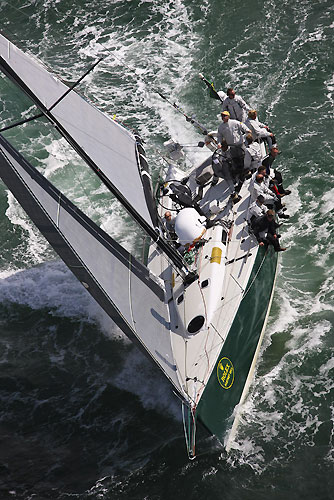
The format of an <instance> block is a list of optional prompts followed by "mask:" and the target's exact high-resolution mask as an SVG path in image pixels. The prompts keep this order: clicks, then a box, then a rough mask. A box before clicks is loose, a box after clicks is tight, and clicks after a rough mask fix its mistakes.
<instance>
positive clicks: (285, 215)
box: [277, 214, 290, 219]
mask: <svg viewBox="0 0 334 500" xmlns="http://www.w3.org/2000/svg"><path fill="white" fill-rule="evenodd" d="M277 215H278V217H280V218H281V219H290V215H288V214H277Z"/></svg>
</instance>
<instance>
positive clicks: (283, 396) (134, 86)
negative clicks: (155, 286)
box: [0, 0, 334, 500]
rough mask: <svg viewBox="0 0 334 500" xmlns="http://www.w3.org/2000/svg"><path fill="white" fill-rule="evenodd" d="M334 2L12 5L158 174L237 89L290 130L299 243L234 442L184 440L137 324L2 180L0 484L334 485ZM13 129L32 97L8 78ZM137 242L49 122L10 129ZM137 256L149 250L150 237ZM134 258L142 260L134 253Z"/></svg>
mask: <svg viewBox="0 0 334 500" xmlns="http://www.w3.org/2000/svg"><path fill="white" fill-rule="evenodd" d="M333 12H334V4H333V2H332V1H326V0H320V1H318V2H312V1H311V0H303V1H296V0H292V1H291V0H290V1H288V0H282V1H280V2H278V1H276V0H269V1H266V2H264V1H263V0H249V1H248V2H245V1H240V0H235V1H234V2H227V1H225V0H203V1H202V2H194V1H190V0H173V1H172V0H169V1H168V0H167V1H162V0H137V1H135V0H130V1H126V0H122V1H117V0H112V1H109V2H101V1H100V0H91V1H89V2H88V1H84V0H72V1H68V0H43V1H42V0H36V1H32V0H26V1H24V2H22V1H19V0H11V1H10V2H9V1H2V2H0V19H1V29H2V30H3V33H4V34H5V35H6V36H7V37H8V38H10V39H11V40H12V41H13V42H14V43H17V44H18V45H19V46H20V47H21V48H23V49H24V50H26V51H28V52H30V53H31V54H33V55H35V56H37V57H38V58H40V59H41V60H42V61H43V62H44V63H45V64H46V65H47V66H49V67H50V68H52V69H53V70H54V72H55V73H57V74H58V75H60V76H61V77H62V78H63V79H64V80H65V81H67V82H70V83H73V82H75V81H76V80H77V79H78V78H79V77H80V76H81V75H82V74H83V73H84V72H85V71H86V70H87V69H88V68H89V67H90V66H91V65H92V64H93V63H94V62H95V61H96V60H97V59H98V58H100V57H103V58H104V59H103V61H102V62H101V63H99V65H98V66H97V67H96V69H95V70H94V72H92V73H90V74H89V75H88V77H87V78H86V79H85V80H84V81H83V83H82V84H81V85H80V88H79V90H80V92H81V93H82V94H83V95H84V96H85V97H86V98H88V99H90V100H91V101H92V102H94V103H95V104H96V105H97V106H98V107H99V108H100V109H102V110H104V111H106V112H107V113H109V114H110V115H111V116H114V115H115V117H116V119H117V120H119V121H120V122H122V123H124V124H125V125H126V126H127V127H129V128H130V129H135V130H137V131H138V132H139V133H140V135H141V137H142V138H143V140H144V141H145V149H146V152H147V156H148V159H149V165H150V169H151V172H152V177H153V180H154V181H156V180H157V179H158V177H159V172H160V170H161V168H163V166H164V162H163V160H162V159H161V155H162V154H163V152H162V151H163V148H162V146H163V142H164V141H166V140H168V139H170V138H172V139H173V140H176V141H178V142H179V143H181V144H187V145H188V146H187V147H185V150H186V151H187V156H188V157H189V159H190V160H191V161H195V162H200V161H201V159H202V158H203V156H204V155H205V152H204V151H203V150H201V149H200V148H198V147H196V144H197V143H198V141H200V140H201V139H202V137H201V136H200V135H199V134H198V132H197V131H196V130H195V129H194V128H193V127H192V126H191V125H190V124H189V123H187V122H186V121H185V119H184V117H183V116H182V114H180V113H178V112H177V111H175V109H174V108H173V107H172V106H170V105H169V104H167V103H166V102H165V101H163V100H162V99H161V98H160V97H159V95H158V94H157V93H156V92H155V91H156V90H158V91H160V92H162V93H163V94H165V95H166V96H167V97H168V98H169V99H170V101H171V102H173V103H174V102H176V103H177V104H178V105H180V106H181V107H182V109H183V110H184V111H185V112H186V113H188V114H189V115H191V116H192V115H195V116H196V117H197V119H198V120H199V121H200V122H202V123H204V124H205V125H206V126H207V127H208V128H209V129H210V130H214V129H215V128H216V127H217V125H218V123H219V122H218V119H217V114H218V113H219V111H220V105H219V102H218V101H214V100H212V99H210V98H209V96H208V93H207V90H206V88H205V86H204V85H203V83H202V82H201V80H200V79H199V78H198V73H203V74H204V75H205V76H206V77H207V78H208V79H209V80H212V81H214V83H215V86H216V88H217V90H224V89H226V87H229V86H233V87H234V88H235V89H236V92H237V93H238V94H240V95H241V96H242V97H243V98H244V99H245V100H246V101H247V102H248V103H249V104H250V105H251V106H252V107H254V108H255V109H257V110H258V114H259V118H260V120H261V121H263V122H266V123H268V124H269V125H270V127H271V129H272V130H273V131H274V132H275V134H276V136H277V139H278V145H279V148H280V150H281V151H282V153H281V155H280V156H279V157H278V159H277V160H276V162H275V166H276V167H278V168H279V170H280V171H281V172H282V174H283V177H284V181H285V186H286V188H289V189H290V190H291V195H289V196H288V197H286V199H285V203H286V207H287V213H289V214H290V219H289V220H288V221H284V224H283V225H282V226H281V228H280V232H281V234H282V243H283V244H284V246H287V247H288V250H287V251H286V252H284V254H282V255H281V259H280V265H279V274H278V280H277V286H276V292H275V296H274V301H273V306H272V310H271V315H270V319H269V324H268V327H267V331H266V336H265V340H264V344H263V348H262V350H261V355H260V359H259V362H258V366H257V371H256V376H255V380H254V382H253V384H252V386H251V390H250V393H249V395H248V397H247V399H246V401H245V403H244V406H243V413H242V418H241V422H240V426H239V429H238V433H237V434H236V436H235V438H234V440H233V442H232V448H231V451H230V453H229V455H227V454H226V452H225V451H224V449H223V448H222V447H221V445H220V444H219V443H218V442H217V441H216V440H215V439H214V438H211V437H207V436H206V435H205V434H204V433H201V431H199V437H198V444H197V452H198V458H197V459H196V460H195V461H193V462H190V461H189V460H188V458H187V455H186V450H185V445H184V438H183V431H182V419H181V409H180V404H179V401H178V400H177V399H176V398H175V397H174V396H173V394H172V393H171V390H170V387H169V385H168V383H167V382H166V381H165V379H164V377H163V376H162V375H160V374H159V373H158V372H157V371H156V370H155V369H154V367H152V366H151V364H150V363H149V362H148V361H147V360H146V359H145V358H144V357H143V356H142V354H141V353H140V352H139V351H138V350H137V349H136V348H135V347H134V346H132V344H131V343H130V342H129V341H128V340H127V339H126V338H125V337H124V335H123V334H122V332H120V331H119V330H118V329H117V328H116V327H115V326H114V324H113V323H112V322H111V320H110V319H109V318H108V317H107V316H106V314H105V313H104V312H103V311H102V310H101V309H100V308H99V307H98V306H97V305H96V304H95V302H94V301H93V300H92V299H91V298H90V296H89V295H88V294H87V292H86V291H85V290H84V289H83V287H82V286H81V285H80V283H79V282H77V281H76V279H75V278H74V277H73V276H72V274H71V273H70V271H68V270H67V268H66V267H65V266H64V265H63V264H62V262H61V261H60V260H59V259H58V258H57V256H56V254H55V253H54V252H53V250H52V249H50V247H49V246H48V244H47V243H46V242H45V240H44V239H43V237H42V236H41V235H40V234H39V232H38V231H37V230H36V228H35V227H34V225H33V224H32V223H31V222H30V220H29V219H28V218H27V216H26V215H25V213H24V211H23V210H22V209H21V208H20V206H19V205H18V204H17V203H16V202H15V200H14V198H13V196H12V195H11V194H9V193H8V191H7V189H6V187H5V186H4V185H3V184H1V185H0V278H1V281H0V312H1V314H0V324H1V329H0V398H1V405H0V443H1V446H0V498H1V499H2V498H4V499H7V498H22V499H30V498H31V499H33V498H34V499H44V498H45V499H46V498H57V499H58V498H78V499H85V498H86V499H109V498H110V499H118V498H127V499H148V500H153V499H154V500H158V499H163V500H164V499H166V500H167V499H176V500H177V499H179V498H180V499H181V498H182V499H183V498H189V499H194V500H195V499H200V498H201V499H202V498H204V499H209V500H211V499H215V500H216V499H223V498H224V499H225V498H228V499H229V500H234V499H238V500H239V499H242V500H253V499H256V500H260V499H267V498H272V499H283V498H284V499H293V500H294V499H300V498H303V499H311V498H312V499H313V498H314V497H316V498H317V499H319V500H330V499H331V498H333V488H334V443H333V434H334V431H333V419H334V353H333V347H334V337H333V333H334V329H333V322H334V302H333V266H334V257H333V247H334V237H333V232H334V230H333V222H332V212H333V208H334V201H333V200H334V179H333V165H334V158H333V144H334V126H333V123H334V122H333V109H334V104H333V99H334V57H333V40H334V37H333V35H334V15H333ZM0 89H1V94H0V117H1V126H5V125H8V124H10V123H13V122H15V121H19V120H21V119H23V118H24V117H28V116H31V115H32V114H33V113H34V112H35V111H36V110H35V108H34V107H33V106H32V104H31V102H30V101H29V100H28V99H27V98H25V97H23V96H22V95H21V93H20V92H18V91H17V90H16V89H15V87H14V86H13V85H12V84H11V83H9V82H8V81H7V80H6V79H4V78H1V79H0ZM5 136H6V137H8V138H9V139H10V140H11V141H12V142H13V143H14V144H15V145H16V146H17V147H18V148H19V149H21V151H22V152H24V154H25V155H26V156H27V158H28V159H29V160H30V161H31V162H32V163H33V164H34V165H35V166H36V168H38V169H39V170H40V171H42V172H43V173H44V175H45V176H46V177H47V178H49V179H50V180H51V181H52V182H54V183H55V184H56V185H57V187H59V188H61V189H62V190H63V191H65V192H66V194H67V196H69V197H70V198H71V199H72V200H73V201H74V202H75V203H77V204H78V205H79V206H80V208H81V209H82V210H84V211H85V213H87V214H88V215H89V216H91V217H92V218H93V219H94V220H95V221H96V222H97V223H98V224H100V225H101V226H102V227H103V229H105V230H106V231H107V232H108V233H109V234H111V235H112V236H113V237H115V238H116V239H117V240H118V241H119V242H120V243H121V244H122V245H124V246H125V247H126V248H127V249H128V250H130V251H132V252H133V253H136V252H137V248H138V240H139V238H140V237H141V235H139V233H138V231H137V230H136V229H135V227H134V226H133V223H132V222H131V220H130V218H129V217H128V216H127V215H126V214H125V213H124V211H123V210H122V209H121V207H120V206H119V204H118V203H117V202H116V201H115V200H114V199H112V198H111V197H110V195H109V193H108V192H107V190H106V189H105V188H104V187H103V186H101V184H100V183H99V181H98V180H97V179H96V178H95V177H94V175H93V174H92V173H91V172H90V171H89V169H88V168H87V167H86V166H85V165H84V164H83V163H82V161H81V160H80V159H79V158H78V157H77V156H76V154H75V153H73V152H72V151H71V150H70V148H69V146H68V145H67V144H66V142H65V141H64V140H63V139H61V138H60V137H59V136H58V135H57V133H56V132H55V131H54V130H52V127H50V125H48V124H47V123H46V121H45V120H39V122H32V123H29V124H27V125H25V126H21V127H18V128H17V129H14V130H11V131H8V132H6V133H5ZM137 253H138V252H137ZM137 256H138V255H137Z"/></svg>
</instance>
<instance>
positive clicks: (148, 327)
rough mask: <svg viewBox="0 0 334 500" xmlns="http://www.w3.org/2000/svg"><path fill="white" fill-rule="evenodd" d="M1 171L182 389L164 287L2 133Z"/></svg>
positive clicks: (113, 313) (70, 261) (76, 269)
mask: <svg viewBox="0 0 334 500" xmlns="http://www.w3.org/2000/svg"><path fill="white" fill-rule="evenodd" d="M0 177H1V178H2V180H3V181H4V183H5V184H6V185H7V187H8V188H9V189H10V190H11V192H12V193H13V195H14V196H15V198H16V199H17V200H18V202H19V203H20V205H21V206H22V207H23V208H24V210H25V211H26V213H27V214H28V216H29V217H30V218H31V219H32V221H33V222H34V223H35V225H36V226H37V227H38V229H39V230H40V231H41V233H42V234H43V236H44V237H45V238H46V239H47V240H48V241H49V243H50V244H51V245H52V247H53V248H54V249H55V250H56V252H57V253H58V254H59V256H60V257H61V258H62V259H63V260H64V262H65V263H66V265H67V266H68V267H69V269H70V270H71V271H72V272H73V273H74V274H75V275H76V277H77V278H78V279H79V280H80V281H81V283H82V284H83V285H84V286H85V288H86V289H87V290H88V291H89V292H90V293H91V295H92V296H93V297H94V298H95V300H96V301H97V302H98V303H99V304H100V305H101V306H102V307H103V308H104V309H105V311H106V312H107V313H108V315H109V316H110V317H111V318H112V319H113V320H114V321H115V322H116V324H117V325H118V326H119V327H120V328H121V329H122V330H123V331H124V332H125V333H126V335H128V337H129V338H131V340H134V341H135V342H136V343H137V344H139V345H140V347H141V348H142V350H143V351H144V352H145V353H147V354H149V356H150V357H151V358H152V359H153V360H154V361H155V362H156V363H157V364H158V365H159V367H160V368H161V370H162V371H163V372H164V373H165V375H166V376H167V377H168V379H169V380H170V381H171V382H172V384H173V385H174V387H175V389H176V390H177V391H178V393H179V394H181V395H182V392H183V391H182V388H181V386H180V383H179V379H178V372H177V368H176V365H175V362H174V357H173V352H172V347H171V340H170V322H169V321H170V320H169V312H168V306H167V304H166V300H165V294H164V290H163V289H162V288H161V287H160V285H159V284H158V283H157V282H156V280H153V279H152V278H151V277H150V274H149V272H148V269H147V268H146V267H145V266H143V265H142V264H141V263H140V262H138V261H137V260H136V259H135V258H134V257H133V256H132V255H131V254H130V253H128V252H127V251H126V250H125V249H124V248H123V247H121V246H120V245H119V244H118V243H117V242H116V241H115V240H113V239H112V238H111V237H110V236H109V235H108V234H106V233H105V232H104V231H103V230H102V229H101V228H99V227H98V226H97V225H96V224H95V223H94V222H92V221H91V220H90V219H89V218H88V217H87V216H85V215H84V214H83V213H82V212H81V211H80V210H79V209H78V208H77V207H76V206H75V205H73V203H71V202H70V201H69V200H68V199H67V198H66V197H65V196H64V195H63V194H62V193H61V192H60V191H59V190H58V189H56V188H55V187H54V186H53V185H52V184H51V183H50V182H49V181H48V180H47V179H45V178H44V177H43V175H41V174H40V173H39V172H38V171H37V170H36V168H34V167H33V166H32V165H30V164H29V163H28V162H27V161H26V160H25V159H24V158H23V157H22V156H21V155H20V154H19V153H18V151H16V150H15V149H14V148H13V147H12V146H11V145H10V144H9V143H8V142H7V141H6V140H5V139H4V138H3V137H2V136H1V135H0Z"/></svg>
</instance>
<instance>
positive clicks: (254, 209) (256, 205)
mask: <svg viewBox="0 0 334 500" xmlns="http://www.w3.org/2000/svg"><path fill="white" fill-rule="evenodd" d="M267 211H268V207H266V205H264V196H262V194H259V196H258V197H257V199H256V200H255V201H253V203H251V205H250V206H249V209H248V220H249V221H250V223H251V224H252V222H253V221H254V220H255V219H256V218H257V217H262V215H264V214H266V213H267Z"/></svg>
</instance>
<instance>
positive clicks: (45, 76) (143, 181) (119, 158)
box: [0, 34, 155, 228]
mask: <svg viewBox="0 0 334 500" xmlns="http://www.w3.org/2000/svg"><path fill="white" fill-rule="evenodd" d="M0 69H1V70H2V71H3V72H4V73H5V74H6V75H7V76H8V77H9V78H10V79H11V80H12V81H14V83H16V84H17V85H18V86H19V87H20V88H21V89H22V90H23V91H24V92H25V93H26V94H27V95H28V96H29V97H30V98H31V99H32V100H33V101H34V102H35V104H37V106H38V107H39V108H40V109H42V111H49V110H50V108H51V107H52V106H53V105H54V104H55V103H56V102H57V101H58V100H59V99H60V98H61V97H62V96H63V95H64V94H65V93H66V92H67V91H68V89H69V88H68V87H67V86H66V85H65V84H64V83H63V82H62V81H60V80H59V79H58V78H56V77H55V76H54V75H53V74H51V73H50V72H49V71H48V70H47V69H46V68H45V67H44V66H43V65H42V64H41V63H40V62H39V61H37V60H36V59H34V58H33V56H32V55H30V54H29V55H27V54H25V53H24V52H22V51H21V50H20V49H18V48H17V47H16V46H15V45H13V44H12V43H11V42H10V41H9V40H7V39H6V38H5V37H4V36H3V35H1V34H0ZM49 116H51V117H52V119H53V121H54V122H55V123H56V125H57V126H58V129H59V130H61V129H64V131H66V134H67V139H69V140H70V142H71V144H72V145H73V143H76V144H77V145H78V147H79V148H80V149H81V150H82V151H83V152H84V154H85V155H86V156H87V157H88V158H89V159H91V160H92V162H93V163H94V164H95V165H96V166H97V169H98V171H100V172H101V173H102V174H103V175H104V176H105V177H107V179H109V181H110V183H111V185H112V186H113V187H114V188H115V190H114V192H118V193H119V194H120V197H121V198H123V199H124V200H126V201H128V203H129V205H130V206H131V207H132V208H133V209H134V210H135V211H136V212H137V213H138V214H139V216H140V217H141V218H142V219H143V220H144V221H145V222H146V223H147V224H149V226H150V227H151V228H154V226H155V223H154V218H155V211H154V209H153V200H152V197H151V193H150V192H149V191H150V187H149V186H150V182H147V176H148V174H147V172H146V170H145V169H143V170H141V168H140V161H139V159H140V155H142V153H143V151H142V150H141V151H140V153H138V149H137V146H136V138H135V136H134V135H133V134H132V133H131V132H129V131H128V130H127V129H125V128H124V127H122V126H121V125H119V124H118V123H117V122H115V121H114V120H112V119H111V118H109V117H108V116H107V115H105V114H104V113H102V112H101V111H99V110H98V109H96V108H95V107H94V106H93V105H92V104H90V103H89V102H88V101H86V100H85V99H83V98H82V97H81V96H80V95H79V94H77V93H76V92H75V91H71V92H69V93H68V95H66V96H65V97H64V98H63V99H62V100H60V102H59V103H57V104H56V105H55V106H54V107H53V108H52V110H51V112H50V113H49ZM65 137H66V135H65ZM76 149H77V150H78V148H76ZM144 163H145V159H144ZM144 187H145V189H144ZM152 219H153V220H152Z"/></svg>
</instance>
